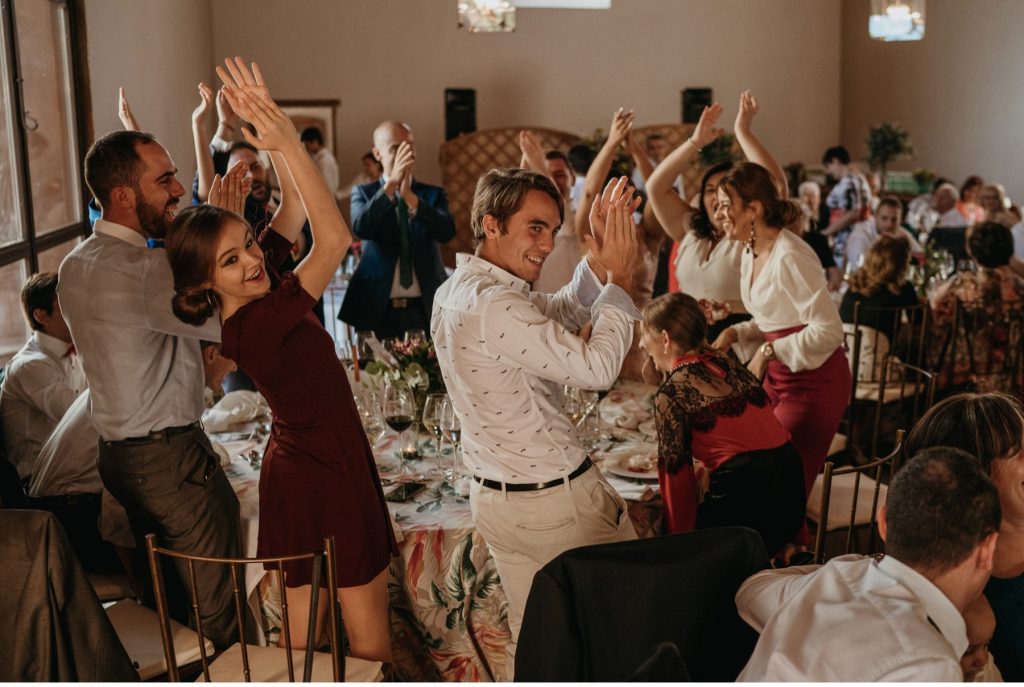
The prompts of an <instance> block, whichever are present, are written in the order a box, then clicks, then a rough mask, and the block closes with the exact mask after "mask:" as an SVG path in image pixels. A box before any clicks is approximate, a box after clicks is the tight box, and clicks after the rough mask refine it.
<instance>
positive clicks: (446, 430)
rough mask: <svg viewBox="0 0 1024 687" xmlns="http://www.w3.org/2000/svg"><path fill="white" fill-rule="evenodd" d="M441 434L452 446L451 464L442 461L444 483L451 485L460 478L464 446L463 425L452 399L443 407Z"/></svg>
mask: <svg viewBox="0 0 1024 687" xmlns="http://www.w3.org/2000/svg"><path fill="white" fill-rule="evenodd" d="M441 432H442V433H443V434H444V437H445V438H446V439H447V440H448V441H449V442H451V445H452V459H451V462H450V463H449V462H445V461H444V460H443V459H442V468H441V471H442V472H443V473H444V481H445V482H448V483H449V484H451V483H453V482H454V481H455V480H456V479H457V478H458V476H459V449H460V448H461V446H462V423H461V422H459V416H458V414H457V413H456V412H455V406H453V405H452V404H451V400H450V399H449V402H448V403H445V404H444V405H443V406H442V407H441Z"/></svg>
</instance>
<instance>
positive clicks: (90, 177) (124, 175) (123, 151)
mask: <svg viewBox="0 0 1024 687" xmlns="http://www.w3.org/2000/svg"><path fill="white" fill-rule="evenodd" d="M147 143H156V139H155V138H153V136H152V134H147V133H143V132H141V131H114V132H112V133H109V134H107V135H106V136H104V137H102V138H100V139H97V140H96V142H95V143H93V144H92V146H90V148H89V152H87V153H86V154H85V183H86V184H88V186H89V190H90V191H92V195H93V196H94V197H95V198H96V201H97V202H98V203H99V205H100V207H101V208H105V207H106V206H107V205H108V204H109V203H110V192H111V191H113V190H114V189H115V188H117V187H118V186H127V187H128V188H132V189H134V188H137V187H138V185H139V177H141V176H142V171H143V170H142V157H141V156H140V155H139V146H141V145H145V144H147Z"/></svg>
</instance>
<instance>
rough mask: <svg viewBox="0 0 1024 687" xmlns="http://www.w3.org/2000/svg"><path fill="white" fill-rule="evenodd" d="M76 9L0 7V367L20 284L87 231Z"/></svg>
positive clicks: (16, 340)
mask: <svg viewBox="0 0 1024 687" xmlns="http://www.w3.org/2000/svg"><path fill="white" fill-rule="evenodd" d="M80 3H81V0H13V2H3V3H0V19H2V27H0V28H2V33H0V77H2V79H0V364H5V363H6V362H7V360H9V359H10V356H11V355H12V354H13V353H14V352H15V351H17V350H18V348H20V347H21V345H22V344H23V343H24V341H25V339H26V338H27V337H28V333H29V331H28V325H27V324H26V323H25V321H24V316H23V315H22V313H21V287H22V286H23V285H24V283H25V280H26V279H27V278H28V277H29V275H31V274H34V273H36V272H40V271H55V270H56V269H57V268H58V267H59V265H60V261H61V260H62V259H63V258H64V256H65V255H67V254H68V253H69V252H70V251H71V249H72V248H74V246H75V245H76V244H77V243H78V242H79V241H81V240H82V237H84V236H85V235H86V234H87V232H88V222H87V220H86V211H85V202H86V198H85V195H84V192H83V182H82V171H81V169H82V163H81V161H82V157H83V154H84V152H83V151H84V141H85V140H86V138H85V132H84V126H83V121H84V118H83V115H82V112H81V109H80V105H79V103H82V102H85V98H86V97H87V94H86V93H84V92H82V89H81V87H80V84H82V83H84V75H83V73H82V71H81V70H82V69H83V67H81V66H80V65H84V64H85V59H84V55H82V56H78V57H77V58H76V57H75V56H77V55H79V53H78V49H79V48H78V46H79V43H80V41H78V39H77V36H76V31H77V30H78V28H77V27H79V26H80V25H81V21H80V18H81V7H80Z"/></svg>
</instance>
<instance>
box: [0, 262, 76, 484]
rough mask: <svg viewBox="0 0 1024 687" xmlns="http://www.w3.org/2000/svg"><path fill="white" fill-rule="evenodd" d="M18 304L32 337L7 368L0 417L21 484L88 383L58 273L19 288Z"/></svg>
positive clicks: (35, 278) (40, 276) (0, 395)
mask: <svg viewBox="0 0 1024 687" xmlns="http://www.w3.org/2000/svg"><path fill="white" fill-rule="evenodd" d="M21 303H22V306H23V308H24V310H25V317H26V318H27V319H28V323H29V326H30V327H31V328H32V330H33V331H32V337H31V338H30V339H29V340H28V342H27V343H26V344H25V345H24V346H22V348H21V350H20V351H18V352H17V353H15V354H14V357H13V358H11V361H10V362H9V363H8V364H7V374H6V375H5V376H4V382H3V386H2V387H0V418H2V421H3V437H4V449H5V451H6V454H7V459H8V460H9V461H10V462H11V464H12V465H14V467H16V468H17V469H18V476H19V477H21V478H22V479H23V480H25V479H27V478H28V477H29V476H30V475H31V471H32V465H33V464H34V463H35V460H36V456H37V455H38V454H39V447H40V446H42V445H43V442H44V441H46V438H47V437H48V436H50V432H52V431H53V428H54V426H55V425H56V424H57V423H58V422H59V421H60V419H61V418H62V417H64V413H66V412H67V410H68V408H69V407H70V406H71V404H72V402H74V400H75V398H76V397H77V396H78V395H79V394H80V393H82V391H83V390H84V389H85V387H86V382H85V374H84V373H83V372H82V367H81V365H80V364H79V363H78V357H77V355H76V354H75V351H74V346H73V345H72V344H71V333H70V332H69V331H68V325H67V323H65V321H64V316H63V315H62V314H61V311H60V304H59V303H58V302H57V275H56V274H54V273H53V272H46V273H43V274H36V275H33V276H32V278H30V279H29V280H28V282H26V283H25V286H24V288H22V290H21Z"/></svg>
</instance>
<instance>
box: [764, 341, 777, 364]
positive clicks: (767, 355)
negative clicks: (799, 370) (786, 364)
mask: <svg viewBox="0 0 1024 687" xmlns="http://www.w3.org/2000/svg"><path fill="white" fill-rule="evenodd" d="M761 355H762V356H764V359H765V360H775V347H774V346H772V344H771V342H770V341H765V342H764V343H763V344H761Z"/></svg>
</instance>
